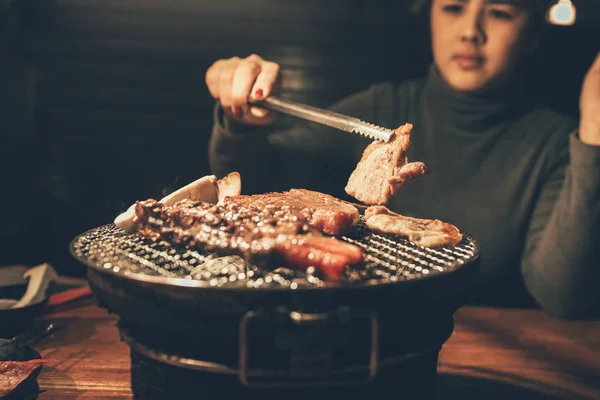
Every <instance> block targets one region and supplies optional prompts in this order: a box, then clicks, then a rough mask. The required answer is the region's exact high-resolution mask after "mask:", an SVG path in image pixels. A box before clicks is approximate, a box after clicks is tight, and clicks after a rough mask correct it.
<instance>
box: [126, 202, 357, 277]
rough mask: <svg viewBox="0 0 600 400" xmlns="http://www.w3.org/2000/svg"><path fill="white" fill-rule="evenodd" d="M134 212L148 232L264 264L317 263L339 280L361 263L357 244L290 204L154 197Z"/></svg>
mask: <svg viewBox="0 0 600 400" xmlns="http://www.w3.org/2000/svg"><path fill="white" fill-rule="evenodd" d="M233 198H235V197H232V199H233ZM135 212H136V216H137V218H138V221H139V224H140V230H139V233H140V234H142V235H144V236H147V237H151V238H154V239H160V240H164V241H166V242H168V243H174V244H183V245H186V246H189V247H192V248H197V249H199V250H202V251H206V252H215V253H218V254H222V255H239V256H240V257H242V258H244V259H245V260H246V261H248V262H250V263H253V264H255V265H257V266H261V267H270V266H272V267H279V266H292V267H296V268H300V269H306V268H308V267H310V266H313V267H315V268H316V269H317V270H319V271H321V272H322V273H323V275H325V277H326V278H328V279H330V280H338V279H339V278H340V277H341V276H342V273H343V271H344V269H345V268H346V266H348V265H353V264H360V263H362V261H363V252H362V250H361V249H360V248H359V247H357V246H354V245H351V244H349V243H345V242H342V241H340V240H337V239H335V238H332V237H326V236H324V235H322V234H321V232H319V231H318V230H317V229H315V228H314V227H312V226H311V225H310V223H309V220H308V218H307V217H306V216H305V215H304V213H303V212H302V210H299V209H295V208H294V207H291V206H289V205H276V204H260V205H259V204H237V203H235V202H233V201H226V202H225V203H224V204H220V205H216V204H210V203H203V202H198V201H192V200H182V201H179V202H177V203H174V204H172V205H165V204H162V203H160V202H158V201H156V200H152V199H150V200H146V201H140V202H137V203H136V208H135ZM282 264H283V265H282Z"/></svg>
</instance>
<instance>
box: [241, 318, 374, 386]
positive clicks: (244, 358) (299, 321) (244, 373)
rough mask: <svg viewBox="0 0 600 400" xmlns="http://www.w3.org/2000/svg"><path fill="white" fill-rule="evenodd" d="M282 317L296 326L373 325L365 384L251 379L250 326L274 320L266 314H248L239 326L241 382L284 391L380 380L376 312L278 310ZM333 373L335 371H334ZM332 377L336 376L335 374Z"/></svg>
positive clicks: (351, 383) (329, 380) (333, 380)
mask: <svg viewBox="0 0 600 400" xmlns="http://www.w3.org/2000/svg"><path fill="white" fill-rule="evenodd" d="M277 314H278V315H279V316H281V315H284V316H287V318H289V319H290V320H291V321H292V322H293V323H294V324H295V325H310V324H316V323H327V321H330V320H332V319H334V318H339V319H340V320H341V321H346V322H349V321H350V320H352V319H367V320H369V321H370V343H369V346H370V348H369V365H368V375H367V377H366V380H364V381H361V380H360V379H355V378H351V379H335V378H333V377H332V378H331V379H318V380H314V381H311V380H308V379H278V380H277V381H265V380H261V381H260V382H257V381H251V380H250V379H249V373H248V371H249V367H248V325H249V324H250V323H251V322H252V321H253V320H257V319H260V318H272V315H271V314H269V313H268V312H266V311H261V310H259V311H249V312H247V313H246V314H245V315H244V316H243V317H242V319H241V321H240V326H239V369H238V376H239V380H240V382H241V383H242V384H243V385H244V386H246V387H249V388H282V387H306V386H349V385H361V384H365V383H369V382H372V381H373V380H374V379H375V377H376V376H377V370H378V368H379V317H378V314H377V313H375V312H357V311H351V310H350V309H348V308H347V307H340V308H339V309H337V310H336V311H333V312H329V313H304V312H299V311H291V312H290V311H287V310H285V309H284V310H281V309H280V310H278V312H277ZM332 372H334V371H332ZM331 375H334V374H333V373H332V374H331Z"/></svg>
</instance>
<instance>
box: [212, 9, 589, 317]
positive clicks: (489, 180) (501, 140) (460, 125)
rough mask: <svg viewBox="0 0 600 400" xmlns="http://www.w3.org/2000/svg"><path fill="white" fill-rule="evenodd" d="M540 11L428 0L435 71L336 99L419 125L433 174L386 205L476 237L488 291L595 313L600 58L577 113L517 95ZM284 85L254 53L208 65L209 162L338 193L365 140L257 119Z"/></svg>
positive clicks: (491, 295)
mask: <svg viewBox="0 0 600 400" xmlns="http://www.w3.org/2000/svg"><path fill="white" fill-rule="evenodd" d="M543 11H544V9H542V8H539V6H538V5H537V3H536V2H534V1H533V0H522V1H510V2H507V1H488V0H462V1H460V0H433V1H432V2H431V7H430V22H431V33H432V46H433V54H434V63H433V65H432V66H431V68H430V71H429V74H428V76H427V77H426V78H424V79H421V80H416V81H411V82H407V83H404V84H401V85H399V86H393V85H391V84H381V85H375V86H372V87H370V88H369V89H368V90H366V91H363V92H360V93H357V94H354V95H352V96H350V97H348V98H345V99H343V100H341V101H340V102H338V103H337V104H336V105H334V106H333V107H332V109H333V110H334V111H337V112H340V113H343V114H347V115H351V116H355V117H358V118H361V119H363V120H365V121H369V122H372V123H375V124H378V125H381V126H386V127H392V128H393V127H397V126H399V125H401V124H403V123H405V122H410V123H412V124H413V125H414V129H413V134H412V142H411V147H410V151H409V159H410V160H412V161H423V162H424V163H425V164H426V165H427V166H428V167H429V169H430V170H431V173H430V174H429V175H428V176H426V177H423V178H419V179H417V180H415V181H413V182H411V183H409V184H408V185H407V186H406V187H405V188H403V189H402V190H401V191H400V193H398V194H397V195H396V196H395V197H394V198H393V199H392V200H391V201H390V203H389V207H390V208H391V209H392V210H394V211H396V212H399V213H402V214H406V215H411V216H416V217H422V218H438V219H441V220H444V221H447V222H450V223H453V224H455V225H456V226H458V227H459V228H460V229H462V230H463V231H465V232H469V233H471V234H473V235H474V237H476V238H477V239H478V241H479V242H480V244H481V246H482V250H483V251H482V260H481V279H482V282H481V285H480V293H479V299H480V300H482V301H485V302H488V303H489V302H492V301H497V299H501V300H503V301H502V303H503V304H509V303H510V300H511V299H513V298H515V297H517V296H518V289H519V283H522V284H524V285H523V286H524V288H526V291H525V290H523V292H524V293H525V292H527V293H529V294H530V295H531V297H532V298H533V299H534V300H535V301H536V302H537V303H538V304H539V305H540V306H541V308H542V309H544V310H545V311H546V312H547V313H548V314H550V315H553V316H556V317H561V318H572V317H578V316H582V315H584V313H589V312H593V311H595V310H597V308H598V307H597V306H598V299H599V295H598V291H597V285H598V283H599V282H600V250H599V249H600V55H599V56H598V57H597V59H596V61H595V62H594V64H593V66H592V67H591V68H590V70H589V72H588V74H587V75H586V78H585V81H584V84H583V87H582V91H581V98H580V109H581V119H580V121H579V122H577V121H574V120H572V119H570V118H568V117H566V116H563V115H560V114H558V113H556V112H553V111H551V110H549V109H546V108H543V107H539V106H537V105H536V104H535V103H534V102H533V101H532V100H530V99H529V98H528V97H527V96H526V95H525V93H523V91H522V88H523V87H524V85H522V84H521V83H522V81H521V80H522V79H523V78H522V73H521V70H522V66H521V64H522V63H523V60H524V59H525V58H526V56H527V55H528V54H529V53H531V52H532V51H533V50H534V48H535V44H536V42H537V38H538V35H539V33H540V30H541V25H543V23H542V21H543ZM279 81H280V76H279V67H278V65H276V64H274V63H272V62H269V61H266V60H263V59H262V58H260V57H259V56H256V55H253V56H250V57H247V58H245V59H240V58H232V59H228V60H219V61H217V62H216V63H215V64H214V65H212V66H211V67H210V68H209V70H208V71H207V73H206V83H207V86H208V89H209V90H210V93H211V94H212V96H213V97H214V98H215V99H217V100H218V104H217V107H216V109H215V110H216V111H215V126H214V129H213V134H212V138H211V143H210V154H209V156H210V163H211V168H212V169H213V171H214V173H215V174H217V175H219V176H223V175H225V174H226V173H229V172H230V171H234V170H235V171H239V172H240V173H241V174H242V177H243V181H244V187H245V192H258V191H264V190H272V189H274V188H277V189H284V188H290V187H305V188H312V189H316V190H322V191H325V192H329V193H331V194H336V195H339V193H341V192H342V190H343V188H344V186H345V184H346V182H347V180H348V177H349V176H350V172H351V171H352V170H353V169H354V167H355V166H356V164H357V162H358V160H359V159H360V156H361V155H362V152H363V150H364V148H365V146H366V145H367V144H368V143H369V141H368V140H365V139H363V138H361V137H359V136H356V137H355V135H349V134H347V133H344V132H338V131H336V130H333V129H330V128H327V127H323V126H319V125H316V124H312V123H303V124H299V125H298V126H296V127H294V128H293V129H291V130H289V131H285V132H274V133H270V134H269V133H266V134H265V132H266V129H265V128H263V129H260V127H261V126H265V125H268V124H270V123H271V122H272V121H273V119H274V115H273V114H272V113H269V112H267V111H265V110H261V109H258V108H256V107H249V106H248V104H247V98H248V97H249V96H251V97H252V98H255V99H261V98H264V97H267V96H269V95H270V94H271V93H273V92H275V91H277V90H278V87H279V83H280V82H279ZM300 160H302V161H300ZM275 183H278V184H279V186H274V185H275Z"/></svg>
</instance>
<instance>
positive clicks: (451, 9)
mask: <svg viewBox="0 0 600 400" xmlns="http://www.w3.org/2000/svg"><path fill="white" fill-rule="evenodd" d="M462 9H463V6H462V5H460V4H449V5H447V6H444V8H443V10H444V12H447V13H449V14H459V13H460V12H461V11H462Z"/></svg>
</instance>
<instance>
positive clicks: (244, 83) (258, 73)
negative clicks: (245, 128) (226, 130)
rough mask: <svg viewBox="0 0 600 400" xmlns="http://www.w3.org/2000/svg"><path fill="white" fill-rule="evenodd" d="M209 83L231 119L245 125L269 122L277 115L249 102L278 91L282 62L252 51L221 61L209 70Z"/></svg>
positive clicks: (207, 83) (209, 87) (207, 75)
mask: <svg viewBox="0 0 600 400" xmlns="http://www.w3.org/2000/svg"><path fill="white" fill-rule="evenodd" d="M205 79H206V86H208V90H209V91H210V94H211V95H212V96H213V97H214V98H215V99H217V100H219V101H220V103H221V107H223V110H224V111H225V113H226V115H227V117H228V118H230V119H233V121H235V122H237V123H242V124H250V125H266V124H269V123H271V122H272V121H273V119H274V114H273V113H272V112H270V111H268V110H265V109H263V108H258V107H252V106H249V105H248V99H249V98H251V99H256V100H261V99H264V98H266V97H267V96H269V95H271V94H272V93H274V92H276V91H277V90H279V88H280V86H281V77H280V74H279V65H278V64H276V63H274V62H270V61H266V60H263V59H262V58H261V57H260V56H258V55H256V54H253V55H251V56H248V57H246V58H239V57H233V58H229V59H226V60H218V61H216V62H215V63H214V64H213V65H211V66H210V68H209V69H208V70H207V71H206V78H205Z"/></svg>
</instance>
